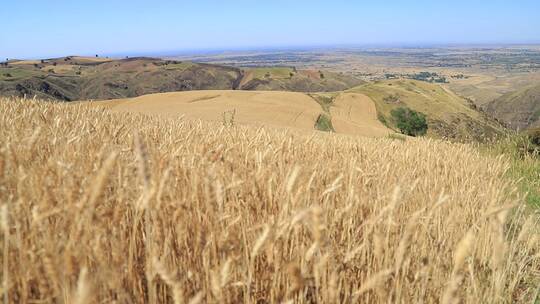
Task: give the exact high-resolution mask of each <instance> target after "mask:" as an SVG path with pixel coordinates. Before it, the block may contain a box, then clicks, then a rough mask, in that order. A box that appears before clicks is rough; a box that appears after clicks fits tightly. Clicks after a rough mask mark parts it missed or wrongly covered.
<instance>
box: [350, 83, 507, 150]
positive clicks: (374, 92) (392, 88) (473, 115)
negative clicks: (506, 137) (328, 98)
mask: <svg viewBox="0 0 540 304" xmlns="http://www.w3.org/2000/svg"><path fill="white" fill-rule="evenodd" d="M349 92H358V93H363V94H365V95H367V96H369V97H370V98H371V99H372V100H373V101H374V102H375V105H376V107H377V111H378V114H379V119H380V120H381V121H383V122H385V123H386V124H387V125H388V126H390V127H393V128H395V122H394V121H393V118H392V115H391V111H392V110H393V109H395V108H399V107H408V108H411V109H413V110H415V111H419V112H422V113H424V114H425V115H426V116H427V120H428V125H429V129H428V135H430V136H432V137H437V138H447V139H453V140H460V141H462V140H463V141H470V140H473V141H485V140H489V139H491V138H493V137H495V136H497V135H499V134H500V133H501V132H502V131H503V129H504V128H503V127H502V126H501V125H500V124H499V123H497V122H496V121H495V120H494V119H492V118H490V117H489V116H488V115H486V114H485V113H483V112H482V111H480V110H479V109H477V108H476V107H475V106H474V105H472V104H471V103H469V102H468V101H467V100H465V99H463V98H461V97H459V96H457V95H456V94H454V93H453V92H451V91H450V90H448V89H446V88H444V87H442V86H440V85H437V84H431V83H427V82H422V81H416V80H388V81H378V82H374V83H368V84H365V85H362V86H359V87H356V88H354V89H351V90H349Z"/></svg>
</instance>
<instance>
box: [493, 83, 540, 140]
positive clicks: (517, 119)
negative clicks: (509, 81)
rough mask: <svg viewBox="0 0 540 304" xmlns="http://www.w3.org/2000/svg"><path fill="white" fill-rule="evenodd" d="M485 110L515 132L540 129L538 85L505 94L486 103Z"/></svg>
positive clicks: (539, 93) (539, 86)
mask: <svg viewBox="0 0 540 304" xmlns="http://www.w3.org/2000/svg"><path fill="white" fill-rule="evenodd" d="M486 110H487V111H488V112H489V113H491V114H492V115H493V116H494V117H496V118H498V119H499V120H501V121H502V122H504V123H505V124H507V125H508V126H509V127H510V128H513V129H516V130H517V129H519V130H522V129H527V128H530V127H540V85H536V86H532V87H528V88H525V89H521V90H518V91H516V92H512V93H508V94H505V95H503V96H501V97H499V98H497V99H495V100H494V101H492V102H490V103H488V104H487V107H486Z"/></svg>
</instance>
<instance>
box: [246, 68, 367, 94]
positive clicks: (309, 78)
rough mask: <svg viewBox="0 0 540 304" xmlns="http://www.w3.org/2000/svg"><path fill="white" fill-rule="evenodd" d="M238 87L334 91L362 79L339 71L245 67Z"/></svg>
mask: <svg viewBox="0 0 540 304" xmlns="http://www.w3.org/2000/svg"><path fill="white" fill-rule="evenodd" d="M244 72H245V76H244V77H243V79H242V82H241V85H240V87H239V89H241V90H257V91H292V92H335V91H343V90H346V89H349V88H352V87H355V86H358V85H360V84H363V83H364V81H362V80H360V79H356V78H354V77H351V76H349V75H345V74H341V73H332V72H328V71H324V72H323V71H314V70H297V69H295V68H290V67H273V68H249V69H245V70H244Z"/></svg>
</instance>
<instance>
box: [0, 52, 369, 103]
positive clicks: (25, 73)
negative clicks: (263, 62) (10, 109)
mask: <svg viewBox="0 0 540 304" xmlns="http://www.w3.org/2000/svg"><path fill="white" fill-rule="evenodd" d="M361 83H362V81H361V80H358V79H356V78H354V77H352V76H347V75H343V74H335V73H323V72H318V71H296V69H294V68H260V69H246V70H243V69H240V68H235V67H227V66H219V65H211V64H203V63H192V62H182V61H174V60H163V59H158V58H145V57H139V58H127V59H121V60H111V59H107V58H97V57H96V58H91V57H77V56H69V57H62V58H55V59H44V60H32V61H17V60H12V61H10V62H8V63H2V65H0V95H3V96H21V97H22V96H24V95H26V96H30V97H33V96H37V97H38V98H45V99H50V98H52V99H59V100H64V101H75V100H89V99H100V100H101V99H116V98H128V97H136V96H141V95H145V94H152V93H163V92H176V91H193V90H238V89H243V90H267V91H278V90H279V91H282V90H285V91H294V92H316V91H323V92H326V91H337V90H344V89H348V88H351V87H353V86H355V85H358V84H361Z"/></svg>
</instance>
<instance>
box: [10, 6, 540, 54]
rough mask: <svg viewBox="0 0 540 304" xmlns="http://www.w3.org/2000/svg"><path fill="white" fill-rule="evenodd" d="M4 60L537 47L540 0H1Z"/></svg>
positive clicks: (539, 41)
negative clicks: (340, 48)
mask: <svg viewBox="0 0 540 304" xmlns="http://www.w3.org/2000/svg"><path fill="white" fill-rule="evenodd" d="M2 2H3V3H1V9H0V20H2V24H3V26H2V27H3V30H2V31H1V32H0V58H42V57H47V56H63V55H74V54H80V55H92V54H102V55H105V54H126V55H130V54H138V53H139V54H140V53H147V54H151V53H163V52H174V51H182V50H205V49H246V48H247V49H249V48H265V47H302V46H332V45H366V44H385V45H423V44H446V43H452V44H484V43H540V17H539V16H540V1H538V0H513V1H510V0H489V1H487V0H485V1H484V0H476V1H475V0H468V1H465V0H454V1H450V0H447V1H442V0H433V1H425V0H415V1H413V0H409V1H406V0H383V1H360V0H357V1H352V0H350V1H345V0H333V1H330V0H327V1H322V0H321V1H320V0H266V1H261V0H251V1H246V0H230V1H225V0H221V1H218V0H215V1H212V0H192V1H165V0H153V1H140V0H129V1H128V0H108V1H104V0H94V1H83V0H70V1H67V0H5V1H2Z"/></svg>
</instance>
